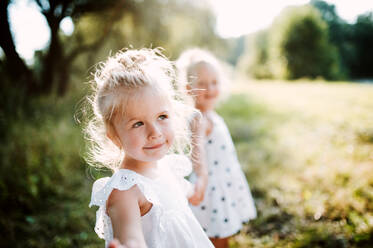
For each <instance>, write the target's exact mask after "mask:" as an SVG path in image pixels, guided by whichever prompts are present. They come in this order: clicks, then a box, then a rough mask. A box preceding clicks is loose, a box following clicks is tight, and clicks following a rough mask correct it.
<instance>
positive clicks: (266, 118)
mask: <svg viewBox="0 0 373 248" xmlns="http://www.w3.org/2000/svg"><path fill="white" fill-rule="evenodd" d="M234 92H239V93H237V94H234V95H232V96H231V97H230V98H229V99H228V100H227V101H226V102H224V103H223V104H222V105H221V106H220V108H219V113H220V114H221V115H222V116H223V117H224V119H225V120H226V122H227V124H228V126H229V128H230V130H231V133H232V137H233V139H234V141H235V144H236V148H237V151H238V155H239V158H240V160H241V162H242V166H243V169H244V170H245V172H246V174H247V177H248V181H249V183H250V185H251V188H252V191H253V194H254V197H255V198H256V203H257V207H258V210H259V217H258V218H257V219H256V220H255V221H253V222H251V223H250V224H249V225H248V226H247V227H246V228H245V230H243V231H242V232H241V234H240V235H238V236H237V237H235V238H234V239H233V240H231V247H368V246H369V244H370V243H372V242H373V173H371V169H372V166H373V162H372V159H373V142H372V141H373V132H372V127H373V112H372V109H373V85H361V84H347V83H335V84H327V83H322V82H297V83H293V84H290V83H284V82H261V83H258V82H248V81H245V82H241V83H239V84H237V85H235V86H234Z"/></svg>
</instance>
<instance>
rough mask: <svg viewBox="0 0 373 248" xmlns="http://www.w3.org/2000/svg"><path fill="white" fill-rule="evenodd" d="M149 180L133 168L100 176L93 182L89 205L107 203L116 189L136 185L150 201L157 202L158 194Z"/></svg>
mask: <svg viewBox="0 0 373 248" xmlns="http://www.w3.org/2000/svg"><path fill="white" fill-rule="evenodd" d="M149 180H150V179H147V178H145V177H144V176H142V175H140V174H138V173H136V172H134V171H132V170H127V169H120V170H118V171H116V172H115V173H114V174H113V175H112V176H111V177H104V178H100V179H98V180H96V181H95V182H94V183H93V186H92V194H91V202H90V203H89V207H91V206H93V205H95V206H103V205H105V204H106V201H107V200H108V198H109V196H110V194H111V193H112V191H113V190H114V189H117V190H120V191H124V190H129V189H131V188H132V187H133V186H135V185H136V186H137V187H138V188H139V189H140V191H141V193H142V194H143V195H144V196H145V198H146V199H147V200H148V201H149V202H152V203H156V202H157V196H156V194H155V192H153V190H152V187H151V185H149Z"/></svg>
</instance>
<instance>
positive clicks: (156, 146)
mask: <svg viewBox="0 0 373 248" xmlns="http://www.w3.org/2000/svg"><path fill="white" fill-rule="evenodd" d="M163 144H164V143H160V144H157V145H154V146H145V147H144V149H147V150H152V149H158V148H160V147H162V146H163Z"/></svg>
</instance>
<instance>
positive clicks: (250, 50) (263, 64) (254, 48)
mask: <svg viewBox="0 0 373 248" xmlns="http://www.w3.org/2000/svg"><path fill="white" fill-rule="evenodd" d="M268 62H269V49H268V30H262V31H259V32H257V33H255V34H253V35H251V36H248V37H246V49H245V53H244V55H243V56H241V58H240V59H239V63H238V67H239V70H240V71H242V72H244V73H245V74H249V75H251V76H253V77H254V78H257V79H264V78H271V77H272V76H273V75H272V73H271V71H270V68H269V63H268Z"/></svg>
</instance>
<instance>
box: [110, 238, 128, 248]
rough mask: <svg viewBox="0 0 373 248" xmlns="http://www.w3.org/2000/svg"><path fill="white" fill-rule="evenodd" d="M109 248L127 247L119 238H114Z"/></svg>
mask: <svg viewBox="0 0 373 248" xmlns="http://www.w3.org/2000/svg"><path fill="white" fill-rule="evenodd" d="M108 248H126V247H125V246H124V245H122V244H120V243H119V241H118V240H117V239H113V240H112V241H111V242H110V243H109V246H108Z"/></svg>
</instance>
